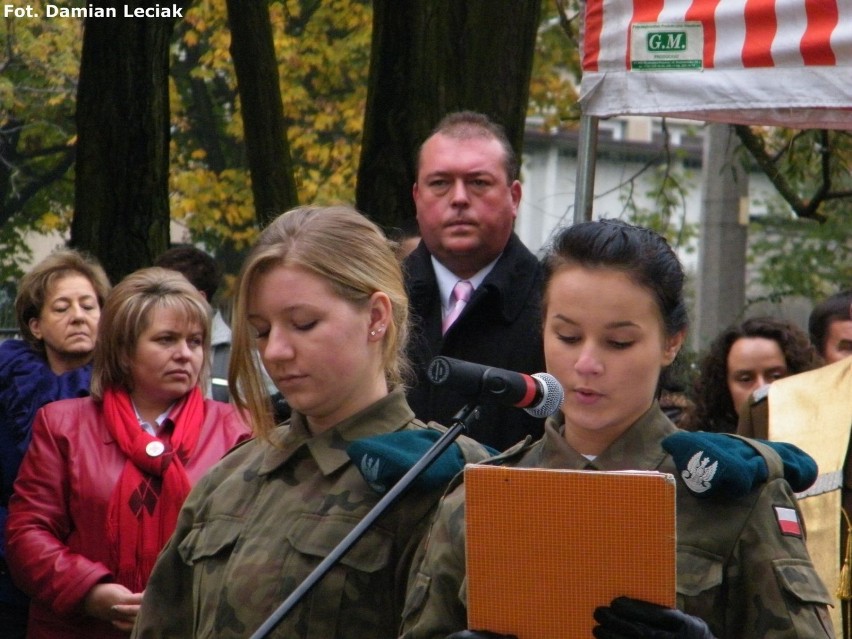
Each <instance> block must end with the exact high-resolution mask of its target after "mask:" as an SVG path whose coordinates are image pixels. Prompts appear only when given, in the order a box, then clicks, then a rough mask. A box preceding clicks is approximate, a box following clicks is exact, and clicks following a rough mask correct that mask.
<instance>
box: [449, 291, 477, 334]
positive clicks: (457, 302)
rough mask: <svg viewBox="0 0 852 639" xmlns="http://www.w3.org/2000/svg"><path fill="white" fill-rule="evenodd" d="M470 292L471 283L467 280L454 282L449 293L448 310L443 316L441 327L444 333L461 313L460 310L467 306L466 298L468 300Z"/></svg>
mask: <svg viewBox="0 0 852 639" xmlns="http://www.w3.org/2000/svg"><path fill="white" fill-rule="evenodd" d="M471 293H473V284H471V283H470V282H468V281H467V280H460V281H458V282H456V285H455V286H454V287H453V292H452V293H450V312H449V313H447V317H446V318H444V323H443V327H442V328H443V332H444V333H446V332H447V330H449V328H450V326H452V324H453V322H455V321H456V320H457V319H458V317H459V315H461V312H462V310H463V309H464V307H465V306H467V302H468V300H470V294H471Z"/></svg>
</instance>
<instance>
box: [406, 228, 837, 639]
mask: <svg viewBox="0 0 852 639" xmlns="http://www.w3.org/2000/svg"><path fill="white" fill-rule="evenodd" d="M544 266H545V288H544V296H543V311H544V322H543V326H544V350H545V358H546V362H547V369H548V372H550V373H551V374H553V375H554V376H555V377H556V378H557V379H558V380H559V382H560V383H561V384H562V386H563V387H564V389H565V402H564V404H563V406H562V414H561V415H559V416H558V418H557V417H552V418H550V419H549V420H548V422H547V424H546V426H545V434H544V436H543V438H542V439H541V440H539V441H538V442H536V443H535V444H533V445H531V446H527V447H526V448H525V449H524V450H522V451H520V452H519V453H517V455H516V456H515V457H514V458H512V459H510V460H509V461H508V463H509V464H511V465H515V466H526V467H540V468H565V469H574V470H584V469H589V470H604V471H606V470H658V471H661V472H666V473H671V474H673V475H674V476H675V477H676V478H677V481H678V483H677V567H678V574H677V607H678V609H677V610H676V609H668V608H660V607H657V606H654V605H652V604H647V603H645V602H640V601H637V600H633V599H624V598H618V599H616V600H615V601H613V602H605V601H602V602H600V603H601V607H600V608H598V610H597V611H596V613H595V619H596V620H597V623H598V626H597V627H596V628H595V629H594V631H593V632H594V635H595V637H598V638H601V639H621V638H628V637H653V638H655V639H667V638H668V639H675V638H680V639H711V638H712V637H717V638H719V639H733V638H742V639H746V638H748V639H768V638H772V639H781V638H794V637H795V638H804V637H814V638H816V637H820V638H824V637H831V636H833V631H832V629H831V622H830V620H829V619H828V615H827V610H826V604H827V602H828V601H829V598H828V593H827V592H826V590H825V587H824V586H823V584H822V583H821V581H820V580H819V578H818V577H817V575H816V573H815V571H814V568H813V565H812V563H811V560H810V558H809V556H808V552H807V550H806V548H805V543H804V540H803V539H802V529H801V526H798V530H797V526H795V525H793V523H794V522H793V521H790V519H791V518H792V519H793V520H795V518H796V516H797V515H798V509H797V506H796V503H795V498H794V496H793V492H792V491H791V489H790V486H789V485H788V483H787V482H786V481H785V480H784V479H783V478H782V477H780V472H779V465H778V460H777V459H774V460H773V457H772V454H771V453H772V451H765V450H763V447H762V446H761V445H760V444H753V445H752V444H746V443H744V442H743V441H742V440H736V441H735V443H736V444H737V445H743V446H745V447H747V448H749V449H750V450H751V449H752V446H755V447H756V449H760V451H759V452H760V458H761V459H763V460H764V461H765V462H766V464H767V467H768V469H769V472H768V473H767V475H766V477H767V478H766V481H765V482H763V483H759V484H757V485H756V486H755V487H753V488H752V487H751V486H752V484H748V488H747V489H746V490H744V491H742V493H740V494H731V493H725V492H724V491H722V492H720V493H716V494H713V495H709V496H704V498H699V497H698V495H697V494H694V493H693V492H692V491H691V489H690V487H689V485H688V483H687V482H686V481H685V480H684V478H683V476H682V475H681V472H680V469H679V468H677V467H676V466H675V463H674V461H673V457H672V455H670V454H669V453H668V452H667V449H666V448H664V444H663V442H664V440H666V438H667V437H669V436H670V435H672V434H673V433H676V431H677V429H676V428H675V426H674V425H673V424H672V423H671V422H670V421H669V420H668V419H667V418H666V416H665V415H664V414H663V412H662V411H661V410H660V407H659V405H658V403H657V401H656V400H655V397H656V393H657V386H658V382H659V378H660V373H661V371H662V369H663V368H665V367H666V366H668V365H669V364H671V363H672V361H673V360H674V359H675V357H676V355H677V353H678V350H679V349H680V347H681V345H682V344H683V340H684V336H685V333H686V326H687V314H686V307H685V304H684V299H683V280H684V275H683V271H682V268H681V265H680V263H679V262H678V260H677V257H676V256H675V254H674V252H673V251H672V250H671V249H670V248H669V246H668V244H666V242H665V240H664V239H663V238H661V237H660V236H659V235H657V234H656V233H653V232H651V231H649V230H647V229H642V228H639V227H634V226H630V225H628V224H624V223H619V222H616V221H599V222H588V223H582V224H577V225H574V226H572V227H570V228H566V229H563V230H562V231H561V232H560V233H559V234H558V235H557V237H556V239H555V241H554V243H553V245H552V247H551V248H550V250H549V252H548V254H547V256H546V257H545V260H544ZM682 435H687V434H682ZM678 436H680V435H678ZM688 436H692V434H688ZM708 437H722V438H724V439H725V441H733V440H731V439H730V438H729V437H727V436H724V435H722V436H719V435H710V436H708ZM756 449H755V450H756ZM720 474H721V473H720ZM811 481H812V479H811ZM709 492H710V491H708V493H709ZM779 509H780V510H779ZM463 511H464V490H463V487H459V488H457V489H455V490H454V491H453V492H451V493H450V494H449V495H448V496H447V497H446V498H445V499H444V500H443V501H442V503H441V506H440V507H439V509H438V513H437V515H436V519H435V522H434V524H433V526H432V529H431V530H430V532H429V533H428V536H427V537H426V538H425V539H424V549H423V552H424V557H423V560H422V562H419V564H418V567H417V569H415V570H413V571H412V576H411V579H410V587H409V595H408V601H407V603H406V610H405V612H404V620H403V637H404V638H405V639H445V637H448V635H451V633H452V635H451V636H452V637H453V639H461V638H462V637H467V638H476V637H479V638H484V637H495V636H500V635H494V634H492V633H488V632H487V629H485V631H476V630H472V631H466V630H464V629H465V628H466V625H467V624H466V611H465V565H464V561H465V551H464V544H465V535H464V512H463ZM779 513H782V514H783V515H784V517H786V519H785V520H784V522H781V521H780V520H779ZM542 516H543V517H546V514H545V513H543V514H542ZM781 523H784V524H785V525H786V524H790V525H789V526H786V528H782V526H781V525H779V524H781ZM506 570H507V572H511V571H523V570H524V567H523V566H514V567H512V566H507V567H506ZM577 587H578V588H582V587H583V586H582V584H577ZM533 614H534V612H533ZM589 625H590V627H591V626H592V625H594V623H593V622H592V620H590V624H589Z"/></svg>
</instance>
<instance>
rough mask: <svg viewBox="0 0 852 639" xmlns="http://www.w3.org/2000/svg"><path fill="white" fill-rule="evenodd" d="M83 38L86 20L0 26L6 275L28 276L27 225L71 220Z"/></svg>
mask: <svg viewBox="0 0 852 639" xmlns="http://www.w3.org/2000/svg"><path fill="white" fill-rule="evenodd" d="M67 5H68V6H84V3H83V2H69V3H67ZM81 43H82V21H80V20H70V19H69V20H42V19H26V18H18V19H14V20H11V19H10V20H6V21H5V22H4V23H3V25H2V26H0V49H2V51H3V54H2V59H0V69H2V76H0V136H2V141H0V149H2V158H0V160H2V162H0V164H2V168H0V202H2V212H0V255H2V257H0V281H6V280H9V279H16V278H18V277H20V275H21V270H20V268H19V267H18V263H19V262H20V261H21V260H24V259H28V258H29V257H30V255H31V253H30V249H29V248H28V247H27V245H26V243H25V241H24V234H25V233H26V232H27V230H29V229H31V228H33V229H36V230H40V231H51V230H55V231H60V232H62V231H64V230H66V229H67V228H68V224H69V222H70V213H71V203H72V202H73V188H74V178H73V173H72V172H71V171H69V167H70V166H71V162H72V160H73V149H74V146H73V145H74V142H75V137H76V134H75V126H74V108H75V107H74V105H75V94H76V88H77V76H78V74H79V62H80V50H81V49H80V47H81Z"/></svg>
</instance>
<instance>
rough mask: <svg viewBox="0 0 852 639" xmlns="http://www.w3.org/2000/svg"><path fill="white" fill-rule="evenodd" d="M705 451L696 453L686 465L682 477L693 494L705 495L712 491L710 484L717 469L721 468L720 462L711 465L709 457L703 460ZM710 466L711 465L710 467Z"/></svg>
mask: <svg viewBox="0 0 852 639" xmlns="http://www.w3.org/2000/svg"><path fill="white" fill-rule="evenodd" d="M703 454H704V451H703V450H699V451H698V452H697V453H695V454H694V455H693V456H692V458H691V459H690V460H689V463H688V464H687V465H686V470H684V471H683V472H682V473H681V474H680V476H681V477H683V481H684V482H685V483H686V485H687V486H688V487H689V489H690V490H691V491H692V492H695V493H703V492H706V491H708V490H710V482H711V481H712V480H713V476H714V475H715V474H716V469H717V468H718V467H719V462H718V461H714V462H713V463H712V464H711V463H710V458H709V457H704V458H703V459H702V457H701V455H703ZM708 464H709V465H708Z"/></svg>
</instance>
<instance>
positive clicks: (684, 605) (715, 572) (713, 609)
mask: <svg viewBox="0 0 852 639" xmlns="http://www.w3.org/2000/svg"><path fill="white" fill-rule="evenodd" d="M723 566H724V564H723V562H722V558H721V557H718V556H717V555H714V554H712V553H708V552H706V551H703V550H699V549H697V548H678V549H677V599H678V601H677V607H678V608H680V609H681V610H683V611H684V612H687V613H689V614H691V615H695V616H697V617H700V618H702V619H704V620H705V621H708V622H709V621H710V620H712V619H721V618H724V611H723V609H724V606H725V602H724V600H723V599H722V581H723V578H724V569H723Z"/></svg>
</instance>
